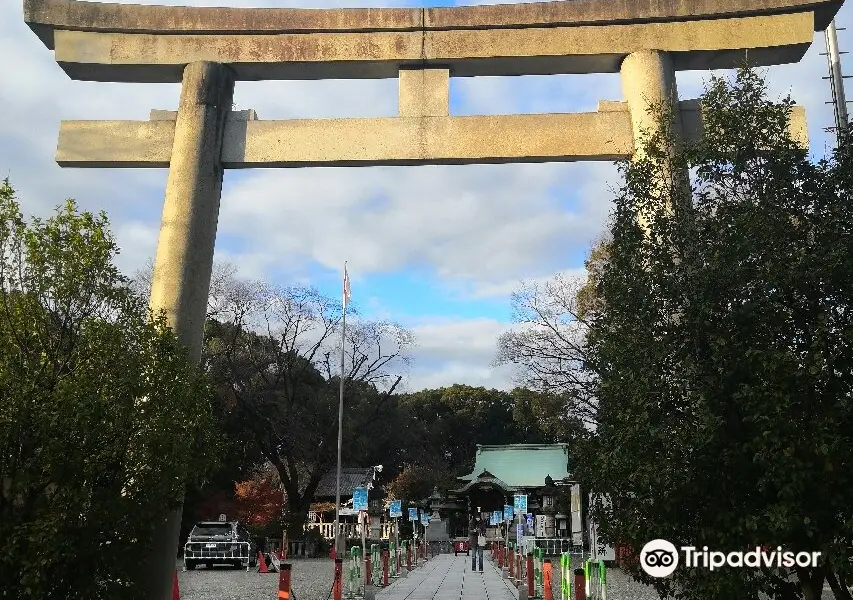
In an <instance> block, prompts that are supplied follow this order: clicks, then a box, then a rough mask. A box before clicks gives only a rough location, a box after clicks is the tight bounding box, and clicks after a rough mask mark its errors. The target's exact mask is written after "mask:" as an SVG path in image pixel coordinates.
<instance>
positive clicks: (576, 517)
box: [569, 484, 583, 546]
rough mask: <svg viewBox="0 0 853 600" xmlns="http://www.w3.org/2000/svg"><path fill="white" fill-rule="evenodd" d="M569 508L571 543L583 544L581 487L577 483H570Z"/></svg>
mask: <svg viewBox="0 0 853 600" xmlns="http://www.w3.org/2000/svg"><path fill="white" fill-rule="evenodd" d="M571 508H572V511H571V520H570V521H569V527H570V528H571V529H570V531H571V535H572V544H574V545H575V546H580V545H581V544H583V524H582V522H581V488H580V486H579V485H578V484H574V485H572V501H571Z"/></svg>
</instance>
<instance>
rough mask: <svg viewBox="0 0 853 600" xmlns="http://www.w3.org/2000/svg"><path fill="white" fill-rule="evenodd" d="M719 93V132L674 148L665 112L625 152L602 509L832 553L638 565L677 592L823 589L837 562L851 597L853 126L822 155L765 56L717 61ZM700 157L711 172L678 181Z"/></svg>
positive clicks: (611, 271) (603, 302) (669, 525)
mask: <svg viewBox="0 0 853 600" xmlns="http://www.w3.org/2000/svg"><path fill="white" fill-rule="evenodd" d="M701 106H702V118H703V121H704V137H703V139H702V140H701V141H699V142H697V143H696V144H691V145H689V146H684V147H680V148H679V147H677V148H676V152H675V153H674V154H668V152H667V148H668V144H669V142H670V140H671V138H670V136H669V132H668V131H667V130H666V129H665V128H664V129H663V130H662V131H661V132H660V134H657V135H655V136H651V137H648V138H647V139H646V143H647V148H648V149H649V151H648V152H647V153H646V154H645V155H644V156H643V157H642V158H640V159H638V160H635V161H633V162H630V163H625V164H622V165H621V170H622V173H623V175H624V184H623V185H622V188H621V190H620V192H619V195H618V197H617V199H616V207H615V211H614V217H613V224H612V227H611V234H612V241H611V242H610V244H609V256H608V259H607V261H606V264H605V266H604V269H603V271H602V272H601V274H600V277H599V279H598V281H597V283H596V287H595V296H596V297H598V298H600V304H599V310H598V311H597V312H596V314H595V315H594V316H593V318H592V320H591V322H590V328H589V331H588V334H587V340H588V343H587V358H588V362H587V366H588V367H589V368H590V369H591V373H590V379H591V380H592V381H594V383H595V388H594V397H595V400H596V403H597V406H596V414H595V421H596V423H597V428H596V430H595V432H594V434H591V435H590V439H589V441H588V443H586V444H583V454H584V456H583V457H582V458H583V459H584V460H579V461H578V465H579V473H578V474H579V475H580V477H581V480H582V482H585V483H586V484H587V485H588V486H589V489H590V490H591V491H593V492H597V493H600V494H605V495H607V496H608V497H609V499H610V504H609V505H606V506H605V505H603V504H601V503H599V504H598V505H597V506H595V507H594V511H595V513H596V514H597V517H598V520H599V522H600V526H601V532H602V534H603V537H605V538H606V539H609V540H610V541H612V542H622V543H628V544H631V545H633V546H634V547H635V548H637V549H639V548H641V547H642V546H643V544H645V543H646V542H647V541H649V540H651V539H655V538H664V539H668V540H669V541H671V542H673V543H674V544H675V545H676V546H682V545H693V546H699V547H701V546H703V545H707V546H709V547H710V548H711V549H714V550H721V551H732V550H741V551H743V550H749V549H754V548H755V546H756V545H767V546H771V547H772V548H774V549H775V548H776V546H781V547H783V548H784V549H789V550H792V551H806V552H813V551H817V552H821V553H822V562H821V564H820V565H819V566H818V567H817V568H804V567H796V568H791V569H787V568H767V567H763V568H756V569H751V568H741V569H723V570H719V571H715V572H713V573H711V572H709V571H708V570H706V569H698V568H694V569H684V568H679V569H677V570H676V571H675V573H674V575H673V577H672V578H670V579H654V580H651V579H650V578H648V576H645V575H643V574H642V572H640V571H639V569H638V568H633V573H634V574H635V576H637V577H638V578H641V579H643V580H645V581H647V582H649V583H652V584H653V585H654V586H655V587H656V588H657V589H658V591H659V592H660V593H661V595H662V596H667V595H671V596H674V597H677V598H689V599H694V598H695V599H699V598H741V599H757V598H759V593H760V592H763V593H766V594H768V595H770V596H771V597H774V598H806V599H807V600H816V599H818V598H820V597H821V593H822V587H823V584H824V581H826V582H828V583H829V585H830V586H831V587H832V589H833V592H834V594H835V596H836V598H839V599H841V598H844V599H849V598H850V594H849V592H848V591H847V587H846V586H847V585H848V584H849V583H851V582H853V578H851V573H850V564H851V563H850V558H851V555H850V548H851V547H853V480H851V478H853V471H851V463H850V461H851V456H853V404H851V385H853V344H851V342H853V322H851V319H853V279H851V278H850V275H849V274H850V272H851V269H853V194H851V192H853V154H851V143H850V142H851V140H850V138H849V137H845V138H844V140H843V141H842V143H841V145H840V146H839V148H838V149H837V150H836V151H835V152H834V153H833V155H832V156H831V157H830V158H827V159H824V160H820V161H818V162H812V161H810V160H809V158H808V154H807V151H806V149H804V148H802V147H801V146H800V145H799V144H798V143H797V142H796V141H794V140H792V139H791V136H790V133H789V131H790V128H789V124H790V111H791V106H792V103H791V101H790V99H785V100H783V101H781V102H772V101H770V100H768V99H767V95H766V87H765V84H764V81H763V80H762V79H761V77H760V76H759V75H758V74H757V73H755V72H754V71H751V70H748V69H742V70H740V71H739V72H738V74H737V77H736V79H734V80H733V81H728V80H726V79H722V78H713V79H712V80H711V82H710V83H709V86H708V88H707V90H706V93H705V94H704V95H703V97H702V104H701ZM659 110H660V111H661V113H662V116H663V113H664V111H665V107H659ZM662 120H663V122H667V120H666V119H662ZM687 169H690V170H691V172H692V173H693V178H692V184H691V186H690V188H691V189H685V188H684V186H682V185H679V184H678V182H677V180H676V178H672V179H673V182H670V181H669V178H666V179H664V180H663V181H665V183H668V184H669V185H663V186H661V185H658V183H657V182H661V181H662V177H663V175H664V174H667V173H679V172H685V171H686V170H687ZM638 215H643V217H645V221H646V222H647V223H648V226H647V227H644V226H642V225H641V221H640V219H639V218H638Z"/></svg>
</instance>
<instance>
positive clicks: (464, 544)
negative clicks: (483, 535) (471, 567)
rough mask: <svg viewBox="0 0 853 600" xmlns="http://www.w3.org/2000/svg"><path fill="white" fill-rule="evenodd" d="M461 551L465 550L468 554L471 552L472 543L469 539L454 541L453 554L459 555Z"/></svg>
mask: <svg viewBox="0 0 853 600" xmlns="http://www.w3.org/2000/svg"><path fill="white" fill-rule="evenodd" d="M460 552H464V553H465V554H466V555H470V554H471V544H470V542H468V540H457V541H455V542H453V556H459V553H460Z"/></svg>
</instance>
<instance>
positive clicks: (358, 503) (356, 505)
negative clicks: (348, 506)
mask: <svg viewBox="0 0 853 600" xmlns="http://www.w3.org/2000/svg"><path fill="white" fill-rule="evenodd" d="M352 509H353V510H367V488H363V487H360V488H355V489H354V490H353V491H352Z"/></svg>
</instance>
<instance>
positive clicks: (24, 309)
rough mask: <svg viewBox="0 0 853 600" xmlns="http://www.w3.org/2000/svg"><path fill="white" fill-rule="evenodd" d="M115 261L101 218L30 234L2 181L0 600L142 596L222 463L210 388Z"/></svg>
mask: <svg viewBox="0 0 853 600" xmlns="http://www.w3.org/2000/svg"><path fill="white" fill-rule="evenodd" d="M117 253H118V248H117V246H116V244H115V241H114V239H113V237H112V235H111V233H110V231H109V227H108V221H107V218H106V216H105V215H103V214H101V215H99V216H94V215H92V214H90V213H87V212H83V213H80V212H78V210H77V206H76V205H75V203H74V202H73V201H71V200H69V201H67V202H66V204H65V205H64V206H62V207H59V208H58V209H57V211H56V213H55V214H54V215H53V216H52V217H50V218H48V219H46V220H41V219H32V220H31V221H30V223H29V224H28V223H27V222H26V221H25V220H24V218H23V216H22V215H21V212H20V208H19V204H18V202H17V200H16V198H15V192H14V190H13V189H12V187H11V186H10V185H9V182H8V181H5V182H3V183H2V185H0V482H2V489H0V539H2V540H3V552H2V554H0V581H2V582H3V584H2V586H0V597H3V598H15V599H16V600H17V599H27V598H33V599H51V598H63V599H74V598H79V599H91V598H97V599H111V598H116V599H118V598H128V597H132V596H133V595H134V590H135V589H136V587H137V586H138V584H139V583H140V582H139V581H134V580H133V575H132V574H130V572H129V571H128V570H127V565H129V564H136V563H138V562H139V561H140V560H142V559H143V553H144V551H145V548H146V547H147V542H148V540H149V539H150V537H151V535H152V532H153V531H155V528H157V527H158V526H159V525H160V523H161V522H162V517H163V510H164V508H168V507H170V506H176V505H177V504H178V503H179V502H180V498H181V495H182V492H183V489H184V486H185V485H186V484H193V483H196V482H197V481H198V480H199V479H200V478H202V477H203V476H204V474H205V472H206V471H207V469H208V467H209V466H210V457H211V456H212V455H214V454H215V453H212V452H211V451H212V450H213V449H215V447H216V446H215V444H214V443H213V440H212V439H210V420H211V406H210V399H211V394H210V389H209V387H208V384H207V383H206V380H205V378H204V377H202V376H201V375H200V373H199V372H198V370H197V368H196V367H195V366H194V365H192V364H191V363H190V362H189V361H188V358H187V356H186V353H185V351H184V350H183V348H182V347H181V346H180V344H179V343H178V341H177V340H176V339H175V337H174V335H173V334H172V333H171V331H170V330H169V329H168V328H167V327H166V326H165V321H164V320H163V318H162V317H158V318H156V319H151V318H150V317H149V313H148V309H147V302H146V300H144V299H142V298H140V297H139V296H137V295H136V294H134V293H133V292H132V290H131V289H130V288H129V286H128V284H129V282H128V280H126V279H125V278H124V277H123V276H122V275H121V274H120V272H119V271H118V269H117V268H116V267H115V266H114V264H113V259H114V258H115V256H116V254H117ZM201 449H203V450H204V452H201V451H200V450H201Z"/></svg>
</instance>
